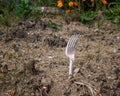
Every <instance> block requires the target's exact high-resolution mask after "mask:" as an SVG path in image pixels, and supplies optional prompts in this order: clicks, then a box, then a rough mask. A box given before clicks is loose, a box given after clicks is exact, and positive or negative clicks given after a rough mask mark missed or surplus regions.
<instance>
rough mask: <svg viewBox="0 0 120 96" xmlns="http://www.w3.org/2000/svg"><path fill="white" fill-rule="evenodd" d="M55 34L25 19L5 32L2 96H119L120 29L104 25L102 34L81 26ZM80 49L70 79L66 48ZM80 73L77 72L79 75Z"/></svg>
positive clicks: (0, 42) (0, 45)
mask: <svg viewBox="0 0 120 96" xmlns="http://www.w3.org/2000/svg"><path fill="white" fill-rule="evenodd" d="M51 20H52V21H53V22H55V23H59V24H61V25H62V29H61V30H59V31H58V30H55V29H53V28H50V27H48V26H46V25H45V24H44V21H45V19H43V20H42V21H30V20H26V21H23V22H20V23H18V24H17V25H14V26H12V27H9V28H8V32H7V31H6V30H7V29H4V28H2V27H1V30H2V29H3V31H4V32H5V34H4V35H1V36H0V96H120V32H119V31H120V29H119V28H120V25H116V24H113V23H111V22H110V21H106V22H105V23H104V24H103V26H101V28H100V29H99V30H98V29H97V28H96V27H93V28H87V26H86V25H83V24H81V23H79V22H71V23H70V24H67V23H66V22H64V21H63V20H60V19H51ZM72 34H79V35H80V36H79V39H78V41H77V44H76V54H75V64H74V76H73V78H72V79H70V80H69V79H68V66H69V59H68V58H67V57H66V56H65V53H64V51H65V47H66V44H67V41H68V40H69V38H70V36H71V35H72ZM75 70H77V71H75Z"/></svg>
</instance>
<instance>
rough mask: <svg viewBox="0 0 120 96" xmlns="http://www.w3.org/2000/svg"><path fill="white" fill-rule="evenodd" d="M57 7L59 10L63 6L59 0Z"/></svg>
mask: <svg viewBox="0 0 120 96" xmlns="http://www.w3.org/2000/svg"><path fill="white" fill-rule="evenodd" d="M57 6H58V7H59V8H61V7H62V6H63V2H62V1H61V0H58V1H57Z"/></svg>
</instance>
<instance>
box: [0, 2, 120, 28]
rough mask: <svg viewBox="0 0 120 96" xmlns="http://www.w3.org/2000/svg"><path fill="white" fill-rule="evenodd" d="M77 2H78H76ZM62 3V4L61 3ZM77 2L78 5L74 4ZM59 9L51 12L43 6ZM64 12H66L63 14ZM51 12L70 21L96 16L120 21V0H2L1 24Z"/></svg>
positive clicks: (91, 19)
mask: <svg viewBox="0 0 120 96" xmlns="http://www.w3.org/2000/svg"><path fill="white" fill-rule="evenodd" d="M74 2H76V3H74ZM60 4H62V5H60ZM75 4H76V6H74V5H75ZM44 7H45V8H47V7H48V9H49V8H52V9H50V10H51V11H53V10H59V9H60V10H59V13H62V14H58V13H56V11H54V12H50V10H49V12H48V11H43V10H42V8H44ZM63 13H64V14H63ZM49 14H54V16H55V15H57V16H58V15H60V16H63V18H65V19H66V18H67V20H68V21H72V20H76V21H80V22H83V23H86V22H89V21H93V20H95V19H96V18H98V19H99V18H102V19H104V20H112V22H113V23H117V24H118V23H120V1H119V0H0V24H1V25H5V26H10V25H11V24H12V23H16V22H18V21H19V20H24V19H37V18H41V17H44V16H46V15H49Z"/></svg>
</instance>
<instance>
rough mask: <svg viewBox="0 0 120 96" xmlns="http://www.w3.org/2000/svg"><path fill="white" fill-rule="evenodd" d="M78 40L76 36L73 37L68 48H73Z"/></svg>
mask: <svg viewBox="0 0 120 96" xmlns="http://www.w3.org/2000/svg"><path fill="white" fill-rule="evenodd" d="M77 39H78V36H77V35H73V36H72V37H71V41H70V43H69V44H70V45H69V47H75V43H76V40H77Z"/></svg>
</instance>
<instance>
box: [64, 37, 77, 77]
mask: <svg viewBox="0 0 120 96" xmlns="http://www.w3.org/2000/svg"><path fill="white" fill-rule="evenodd" d="M77 39H78V35H72V36H71V38H70V39H69V41H68V43H67V46H66V50H65V54H66V56H67V57H69V60H70V64H69V78H71V77H72V74H73V64H74V60H75V44H76V41H77Z"/></svg>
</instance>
